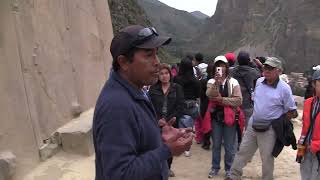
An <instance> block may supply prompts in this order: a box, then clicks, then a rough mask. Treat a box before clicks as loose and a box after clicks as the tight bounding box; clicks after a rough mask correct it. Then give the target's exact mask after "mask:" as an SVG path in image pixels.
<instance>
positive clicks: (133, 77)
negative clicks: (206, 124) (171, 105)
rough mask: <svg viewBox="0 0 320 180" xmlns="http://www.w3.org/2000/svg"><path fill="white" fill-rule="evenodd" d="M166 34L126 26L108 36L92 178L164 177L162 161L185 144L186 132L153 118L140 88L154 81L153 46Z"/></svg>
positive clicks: (156, 67)
mask: <svg viewBox="0 0 320 180" xmlns="http://www.w3.org/2000/svg"><path fill="white" fill-rule="evenodd" d="M170 41H171V38H168V37H162V36H159V35H158V33H157V32H156V30H155V29H154V28H148V27H147V28H145V27H143V26H139V25H134V26H128V27H126V28H124V29H122V30H120V32H119V33H118V34H117V35H116V36H115V37H114V38H113V40H112V43H111V47H110V51H111V54H112V56H113V62H112V67H113V69H112V72H111V73H110V77H109V80H108V81H107V82H106V84H105V85H104V87H103V89H102V91H101V94H100V96H99V98H98V100H97V104H96V108H95V113H94V120H93V138H94V147H95V152H96V161H95V163H96V180H167V179H168V167H167V162H166V161H167V159H169V158H170V157H171V156H175V155H180V154H181V153H183V152H184V151H185V150H187V149H188V148H190V146H191V144H192V135H191V134H190V133H191V132H190V130H183V129H180V130H178V129H175V128H173V127H172V126H170V124H167V123H165V122H162V123H161V129H160V128H159V124H158V122H157V120H156V114H155V111H154V109H153V106H152V104H151V101H150V99H149V97H148V96H147V95H146V94H145V92H144V91H142V88H143V86H145V85H152V84H154V83H156V81H157V79H158V75H159V65H160V62H159V60H158V58H157V54H156V53H157V51H158V47H160V46H162V45H166V44H168V43H170Z"/></svg>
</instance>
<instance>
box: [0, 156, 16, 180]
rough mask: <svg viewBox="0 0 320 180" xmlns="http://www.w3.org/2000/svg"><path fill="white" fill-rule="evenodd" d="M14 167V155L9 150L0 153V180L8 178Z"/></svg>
mask: <svg viewBox="0 0 320 180" xmlns="http://www.w3.org/2000/svg"><path fill="white" fill-rule="evenodd" d="M15 169H16V156H15V155H14V154H12V153H11V152H2V153H0V180H9V179H11V177H12V176H13V175H14V173H15Z"/></svg>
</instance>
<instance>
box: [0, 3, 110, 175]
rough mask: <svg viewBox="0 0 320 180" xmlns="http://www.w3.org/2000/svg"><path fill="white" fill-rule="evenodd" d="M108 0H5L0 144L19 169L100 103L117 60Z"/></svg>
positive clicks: (1, 6) (0, 23)
mask: <svg viewBox="0 0 320 180" xmlns="http://www.w3.org/2000/svg"><path fill="white" fill-rule="evenodd" d="M112 36H113V30H112V24H111V18H110V14H109V8H108V3H107V1H105V0H86V1H83V0H71V1H70V0H54V1H51V0H1V1H0V93H1V96H0V115H1V125H0V151H3V150H6V149H9V150H10V151H12V152H13V153H14V154H16V155H17V157H18V158H17V176H15V177H14V178H15V179H17V180H21V179H22V178H21V177H22V176H23V174H25V173H26V172H27V171H28V170H30V169H31V168H32V167H33V166H35V165H36V164H38V163H39V148H40V147H41V146H42V145H43V140H45V139H47V138H48V137H50V135H51V133H52V132H53V131H54V130H56V129H57V128H58V127H60V126H62V125H63V124H65V123H67V122H69V121H70V120H71V119H72V118H73V117H74V116H75V115H77V114H78V113H79V112H81V111H84V110H87V109H89V108H90V107H93V106H94V105H95V101H96V99H97V96H98V94H99V92H100V89H101V88H102V86H103V84H104V82H105V80H106V79H107V76H108V74H109V68H110V65H111V59H112V58H111V56H110V53H109V45H110V42H111V39H112Z"/></svg>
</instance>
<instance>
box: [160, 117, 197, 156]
mask: <svg viewBox="0 0 320 180" xmlns="http://www.w3.org/2000/svg"><path fill="white" fill-rule="evenodd" d="M175 121H176V118H175V117H173V118H171V119H170V121H168V122H167V121H166V120H165V119H160V120H159V126H160V127H161V128H162V134H161V137H162V141H163V142H164V144H166V145H167V146H168V147H169V149H170V151H171V154H172V156H179V155H181V154H182V153H183V152H184V151H187V150H189V149H190V147H191V145H192V139H193V133H192V128H179V129H177V128H174V127H172V125H173V124H174V123H175Z"/></svg>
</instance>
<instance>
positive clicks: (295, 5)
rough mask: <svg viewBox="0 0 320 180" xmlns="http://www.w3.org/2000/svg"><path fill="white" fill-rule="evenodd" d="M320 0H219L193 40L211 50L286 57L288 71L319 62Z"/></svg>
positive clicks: (300, 69)
mask: <svg viewBox="0 0 320 180" xmlns="http://www.w3.org/2000/svg"><path fill="white" fill-rule="evenodd" d="M319 8H320V1H316V0H305V1H300V0H291V1H290V2H289V1H281V0H274V1H263V0H259V1H256V0H255V1H254V0H243V1H231V0H223V1H222V0H220V1H218V5H217V10H216V13H215V15H214V16H213V17H211V18H210V19H209V20H208V21H207V24H206V25H205V27H204V28H203V29H202V31H201V33H200V35H199V36H198V37H195V38H194V39H193V41H192V44H199V46H198V48H197V49H196V50H201V51H203V52H205V53H208V54H212V55H213V54H221V53H225V52H227V51H239V50H240V49H246V50H250V52H251V54H252V55H253V56H261V55H264V56H266V55H273V56H278V57H281V58H282V59H284V61H285V62H286V69H287V71H300V72H303V71H304V70H305V69H306V68H309V67H311V66H312V65H315V64H317V63H319V60H318V57H319V55H320V51H319V49H318V48H317V47H319V45H320V19H319V18H317V17H319V16H320V11H318V10H319Z"/></svg>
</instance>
